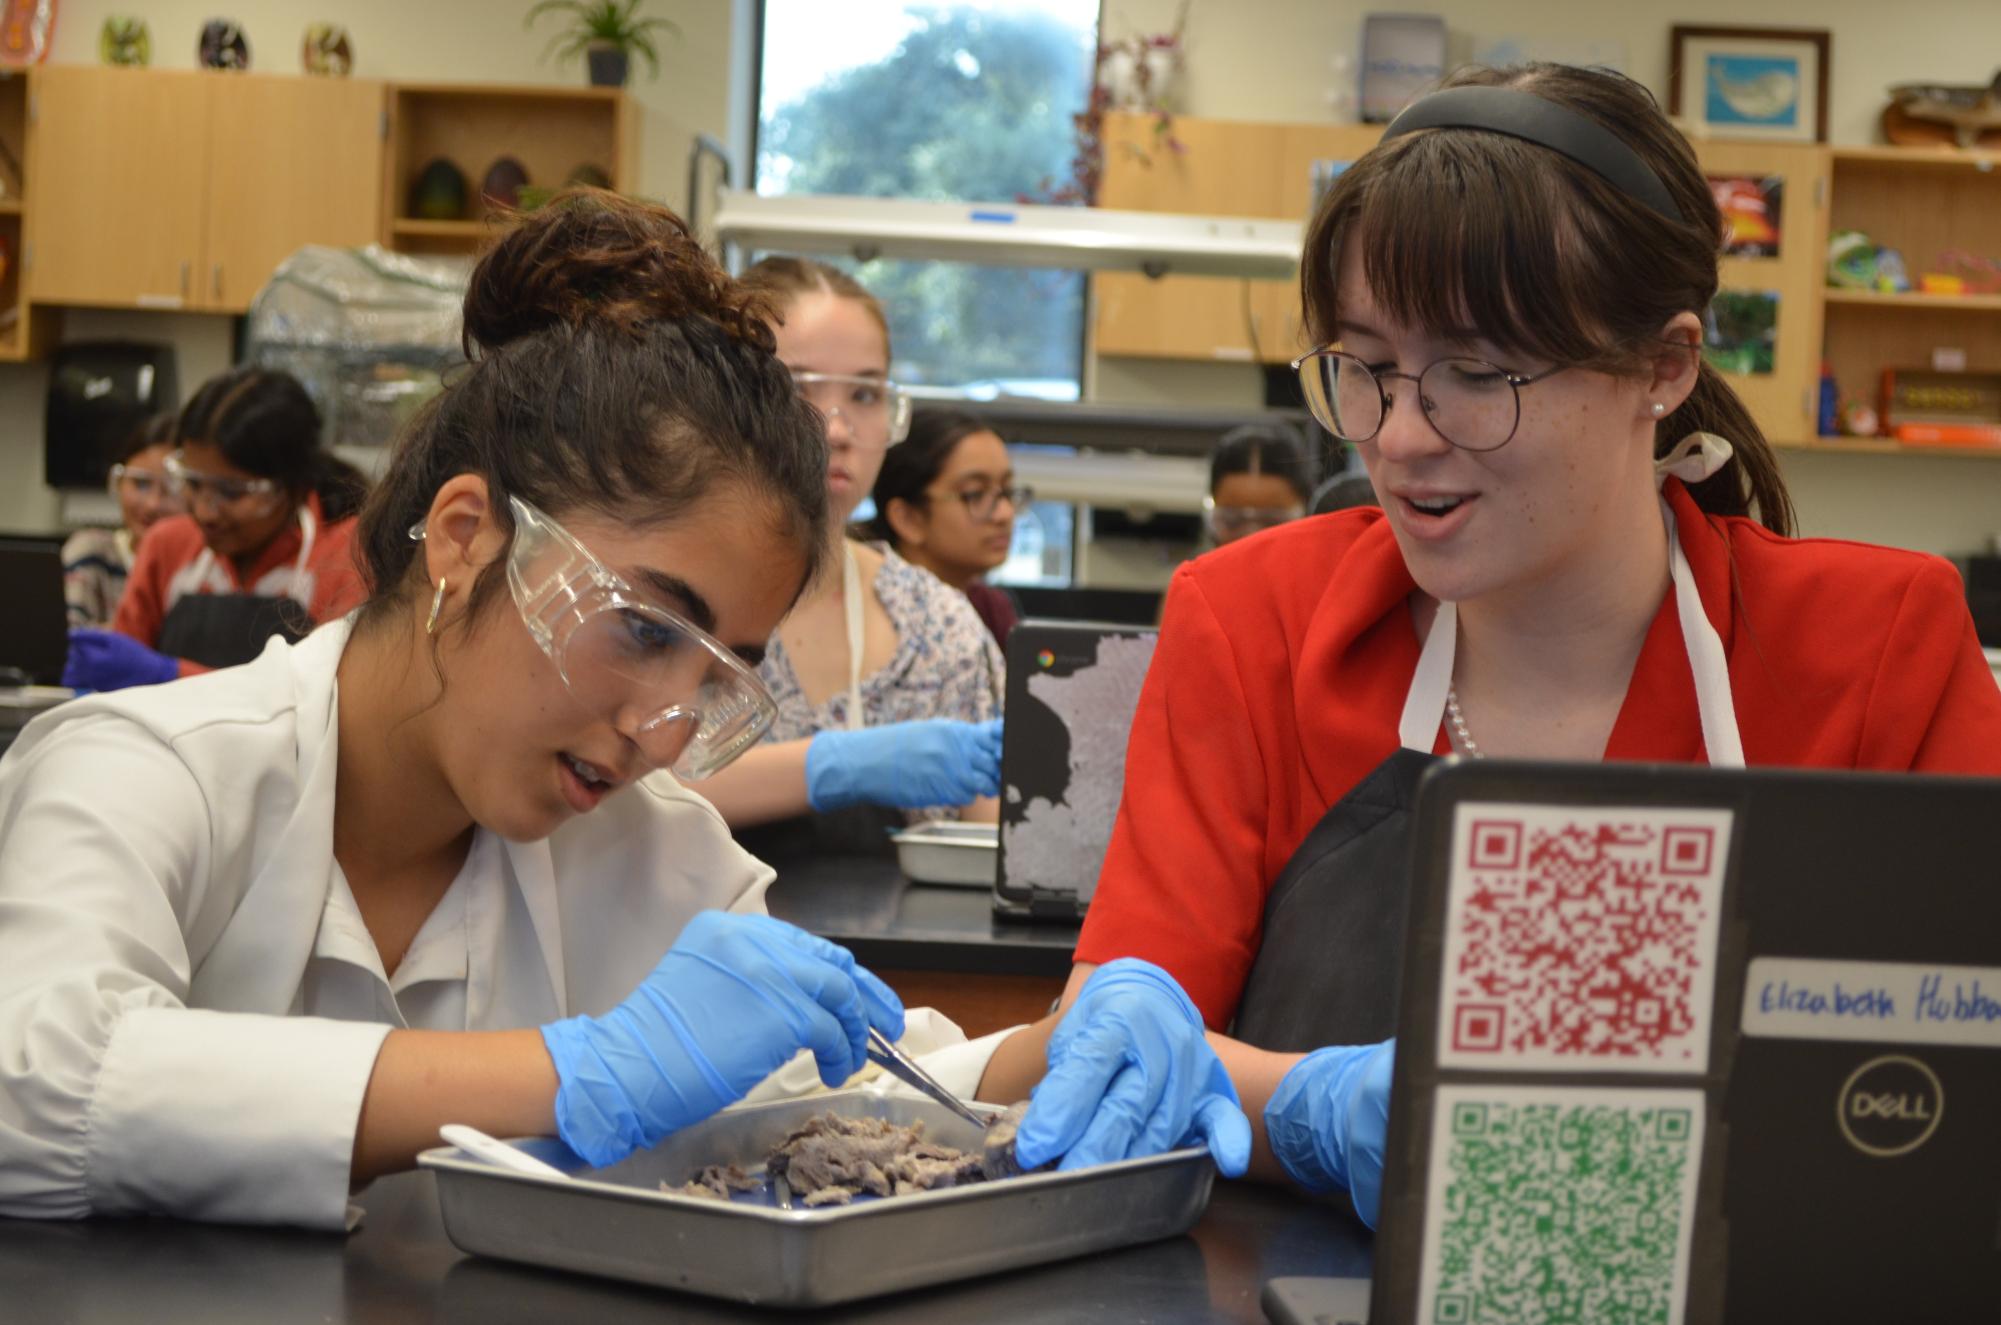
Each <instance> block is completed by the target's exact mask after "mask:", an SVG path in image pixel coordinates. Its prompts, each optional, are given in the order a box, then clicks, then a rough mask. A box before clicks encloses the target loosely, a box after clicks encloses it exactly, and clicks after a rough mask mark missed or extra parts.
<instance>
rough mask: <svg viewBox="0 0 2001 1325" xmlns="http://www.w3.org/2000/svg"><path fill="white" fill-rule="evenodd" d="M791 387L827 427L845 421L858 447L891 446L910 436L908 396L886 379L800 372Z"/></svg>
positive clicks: (794, 376)
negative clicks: (795, 389) (838, 419)
mask: <svg viewBox="0 0 2001 1325" xmlns="http://www.w3.org/2000/svg"><path fill="white" fill-rule="evenodd" d="M792 384H793V385H794V386H795V387H797V388H798V389H799V394H800V396H801V397H803V398H804V399H805V401H806V403H807V404H809V405H811V406H812V407H813V408H814V409H817V410H819V411H820V413H821V414H822V415H823V416H825V418H826V420H827V422H828V423H830V424H831V423H832V422H833V421H834V416H836V415H839V416H840V417H841V418H842V419H843V420H845V421H846V423H847V425H848V431H849V432H850V433H851V434H852V435H853V437H854V439H855V445H857V446H894V445H895V444H896V443H898V442H900V441H902V440H903V439H904V438H905V437H908V436H909V435H910V412H911V400H910V394H909V393H908V392H906V391H905V390H904V389H903V388H902V387H900V386H898V385H897V384H896V383H894V382H892V381H890V380H889V379H888V378H885V377H868V376H864V375H861V374H857V373H815V372H810V371H808V370H806V369H803V368H799V369H794V370H793V372H792Z"/></svg>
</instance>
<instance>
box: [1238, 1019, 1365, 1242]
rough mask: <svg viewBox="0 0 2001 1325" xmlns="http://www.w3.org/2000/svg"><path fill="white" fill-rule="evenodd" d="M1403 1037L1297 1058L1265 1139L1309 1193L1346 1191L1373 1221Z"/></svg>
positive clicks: (1268, 1117)
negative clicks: (1392, 1075) (1394, 1068)
mask: <svg viewBox="0 0 2001 1325" xmlns="http://www.w3.org/2000/svg"><path fill="white" fill-rule="evenodd" d="M1396 1045H1397V1042H1396V1041H1395V1040H1385V1041H1383V1042H1382V1043H1381V1044H1342V1045H1336V1046H1334V1047H1333V1048H1331V1049H1320V1050H1317V1051H1315V1052H1313V1053H1310V1054H1308V1055H1307V1056H1306V1057H1304V1058H1302V1059H1300V1060H1299V1062H1298V1063H1296V1064H1294V1065H1293V1068H1292V1070H1291V1071H1290V1072H1287V1073H1286V1074H1285V1079H1284V1080H1282V1081H1280V1082H1279V1083H1278V1089H1277V1090H1276V1091H1274V1092H1273V1093H1272V1097H1271V1103H1269V1104H1267V1105H1265V1139H1266V1140H1267V1141H1269V1142H1270V1143H1271V1153H1272V1155H1273V1156H1274V1157H1275V1158H1276V1159H1277V1160H1278V1162H1279V1164H1280V1165H1281V1166H1282V1167H1283V1168H1284V1169H1285V1171H1286V1173H1287V1175H1288V1176H1290V1177H1291V1178H1292V1180H1293V1181H1294V1182H1296V1183H1298V1184H1299V1185H1300V1186H1301V1187H1304V1188H1305V1189H1306V1190H1307V1191H1309V1192H1339V1191H1345V1192H1347V1193H1348V1194H1349V1196H1351V1197H1353V1198H1354V1202H1355V1213H1356V1214H1359V1215H1360V1216H1361V1217H1362V1222H1363V1223H1365V1224H1367V1225H1368V1226H1369V1227H1370V1228H1374V1227H1375V1226H1376V1215H1377V1214H1378V1212H1379V1211H1380V1210H1381V1208H1382V1203H1383V1146H1384V1143H1385V1141H1386V1140H1387V1138H1388V1136H1389V1128H1390V1068H1391V1066H1392V1065H1393V1064H1394V1063H1395V1061H1396Z"/></svg>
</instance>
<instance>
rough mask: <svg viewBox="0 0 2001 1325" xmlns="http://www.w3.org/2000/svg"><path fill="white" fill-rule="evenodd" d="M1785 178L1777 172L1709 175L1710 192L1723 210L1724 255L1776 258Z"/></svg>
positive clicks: (1721, 210) (1731, 256)
mask: <svg viewBox="0 0 2001 1325" xmlns="http://www.w3.org/2000/svg"><path fill="white" fill-rule="evenodd" d="M1785 188H1786V181H1785V179H1784V178H1783V177H1782V176H1779V175H1766V176H1762V177H1760V176H1756V175H1711V176H1710V177H1709V191H1710V192H1711V193H1712V194H1714V195H1715V197H1716V208H1717V210H1718V211H1720V212H1722V213H1723V256H1724V257H1726V258H1776V257H1778V256H1779V231H1780V228H1781V223H1780V221H1781V215H1782V211H1783V207H1784V203H1785Z"/></svg>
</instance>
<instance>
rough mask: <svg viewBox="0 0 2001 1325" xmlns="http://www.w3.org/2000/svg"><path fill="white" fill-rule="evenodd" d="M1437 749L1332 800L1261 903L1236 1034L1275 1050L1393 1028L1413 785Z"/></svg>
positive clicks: (1365, 1038)
mask: <svg viewBox="0 0 2001 1325" xmlns="http://www.w3.org/2000/svg"><path fill="white" fill-rule="evenodd" d="M1437 761H1438V756H1437V755H1433V754H1425V753H1421V752H1419V751H1416V750H1404V749H1400V750H1398V751H1397V752H1396V753H1395V754H1392V755H1391V756H1390V757H1389V758H1387V759H1385V760H1384V761H1383V762H1382V763H1380V764H1378V765H1376V767H1375V769H1374V770H1373V771H1372V772H1371V773H1370V774H1369V775H1368V776H1367V777H1365V778H1363V779H1362V780H1361V781H1360V782H1359V783H1357V784H1356V785H1355V787H1354V789H1353V790H1351V791H1350V792H1349V793H1348V794H1347V795H1346V796H1343V797H1342V798H1341V799H1340V800H1338V801H1336V802H1335V803H1334V805H1333V807H1332V808H1330V809H1329V810H1328V811H1327V813H1326V814H1325V815H1323V816H1321V819H1320V822H1319V823H1317V824H1315V825H1314V826H1313V831H1312V832H1310V833H1308V834H1307V835H1306V840H1305V841H1304V842H1301V843H1300V844H1299V849H1298V850H1297V851H1295V852H1293V854H1292V859H1291V860H1289V861H1287V862H1286V865H1285V869H1284V870H1283V871H1282V872H1280V874H1279V876H1278V881H1277V882H1276V883H1274V884H1273V885H1272V889H1271V892H1270V894H1269V895H1268V896H1267V898H1266V900H1265V913H1264V930H1263V933H1264V938H1263V941H1262V943H1261V944H1260V945H1259V947H1258V955H1257V957H1256V959H1255V960H1254V961H1253V962H1252V964H1251V974H1250V978H1249V979H1248V980H1247V981H1245V983H1244V995H1243V999H1242V1001H1241V1002H1240V1003H1239V1004H1238V1006H1237V1021H1236V1025H1235V1027H1234V1028H1233V1030H1232V1034H1233V1035H1234V1036H1235V1037H1236V1038H1237V1039H1239V1040H1242V1041H1244V1042H1245V1043H1246V1044H1250V1045H1255V1046H1256V1047H1257V1048H1260V1049H1269V1050H1273V1051H1275V1052H1279V1053H1305V1052H1308V1051H1311V1050H1314V1049H1319V1048H1322V1047H1324V1046H1326V1045H1330V1044H1373V1043H1375V1042H1376V1041H1378V1040H1387V1039H1388V1038H1389V1037H1390V1036H1392V1035H1394V1034H1396V1024H1397V1015H1396V1014H1397V990H1398V989H1399V987H1400V986H1401V983H1402V978H1403V975H1402V972H1403V939H1404V927H1405V912H1406V909H1407V902H1408V898H1409V894H1410V833H1411V816H1412V811H1413V809H1414V808H1415V807H1416V804H1417V786H1418V782H1419V780H1420V779H1421V778H1422V777H1423V776H1424V771H1425V770H1426V769H1427V768H1429V767H1431V765H1432V764H1434V763H1436V762H1437Z"/></svg>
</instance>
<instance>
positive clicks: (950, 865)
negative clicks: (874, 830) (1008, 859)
mask: <svg viewBox="0 0 2001 1325" xmlns="http://www.w3.org/2000/svg"><path fill="white" fill-rule="evenodd" d="M889 840H890V841H892V842H894V843H896V863H897V866H898V868H900V869H901V870H902V871H903V872H904V874H905V875H906V876H907V877H909V878H910V879H913V880H915V881H916V882H918V883H943V884H951V885H954V886H957V887H961V888H992V887H993V886H994V871H995V869H996V868H997V867H998V865H999V862H1000V825H999V824H964V823H955V822H952V821H950V820H947V821H945V822H942V823H934V824H923V825H920V826H918V827H915V828H906V829H904V830H903V831H902V832H899V833H891V834H890V835H889Z"/></svg>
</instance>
